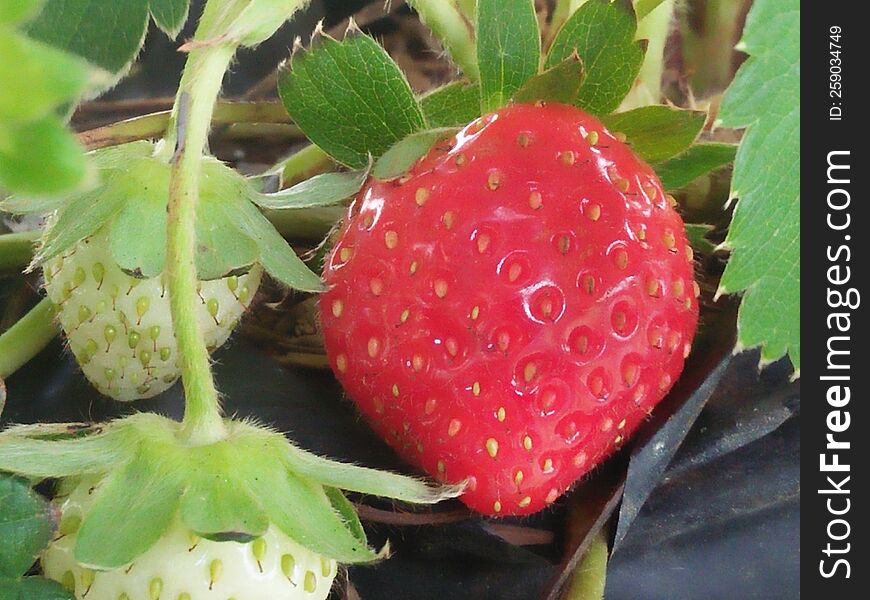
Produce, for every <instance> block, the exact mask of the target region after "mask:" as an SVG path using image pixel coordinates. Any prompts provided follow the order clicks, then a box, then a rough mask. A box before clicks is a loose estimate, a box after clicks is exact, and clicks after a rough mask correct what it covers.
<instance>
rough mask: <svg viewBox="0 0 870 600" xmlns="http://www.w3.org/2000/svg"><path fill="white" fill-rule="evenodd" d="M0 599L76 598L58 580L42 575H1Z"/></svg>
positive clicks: (71, 599)
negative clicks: (8, 576)
mask: <svg viewBox="0 0 870 600" xmlns="http://www.w3.org/2000/svg"><path fill="white" fill-rule="evenodd" d="M0 600H76V597H75V596H74V595H73V594H72V592H69V591H67V590H66V588H64V587H63V586H62V585H61V584H59V583H58V582H57V581H52V580H50V579H44V578H42V577H37V576H32V577H21V578H7V577H3V576H2V575H0Z"/></svg>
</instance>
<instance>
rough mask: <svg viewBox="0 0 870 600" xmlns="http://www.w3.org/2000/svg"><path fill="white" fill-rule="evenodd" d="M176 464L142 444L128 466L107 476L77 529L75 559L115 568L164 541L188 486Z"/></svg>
mask: <svg viewBox="0 0 870 600" xmlns="http://www.w3.org/2000/svg"><path fill="white" fill-rule="evenodd" d="M167 463H169V464H167ZM173 463H174V461H165V460H161V456H160V454H159V453H158V452H156V451H155V449H154V448H153V447H149V446H145V445H142V446H140V448H139V451H138V452H137V454H136V456H135V457H134V458H133V459H132V460H131V461H130V462H129V463H127V465H126V466H124V467H122V468H121V469H120V470H117V471H114V472H112V473H110V474H109V475H107V476H106V478H105V479H104V480H103V481H102V482H101V483H100V484H99V485H98V487H97V489H96V491H95V492H94V493H95V494H96V497H95V500H94V504H93V506H92V507H91V509H90V510H89V511H88V513H87V515H85V518H84V520H83V521H82V525H81V529H79V531H78V537H77V539H76V545H75V550H74V553H75V558H76V561H77V562H79V563H80V564H82V565H84V566H86V567H89V568H95V569H117V568H119V567H122V566H124V565H127V564H129V563H131V562H132V561H133V560H134V559H135V558H136V557H138V556H140V555H141V554H143V553H144V552H146V551H147V550H148V549H149V548H150V547H151V546H153V545H154V544H155V543H156V542H157V540H159V539H160V537H161V536H162V535H163V533H164V532H165V531H166V530H167V529H168V528H169V526H170V525H171V524H172V521H173V519H175V517H176V514H177V512H178V506H179V502H180V497H181V493H182V491H183V489H184V487H183V486H184V480H183V478H182V475H181V473H179V471H178V469H177V467H178V465H176V464H173Z"/></svg>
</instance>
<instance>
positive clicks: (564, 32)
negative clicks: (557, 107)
mask: <svg viewBox="0 0 870 600" xmlns="http://www.w3.org/2000/svg"><path fill="white" fill-rule="evenodd" d="M636 33H637V19H636V17H635V15H634V9H633V8H632V4H631V0H616V1H615V2H611V0H589V1H588V2H586V3H585V4H584V5H583V6H581V7H580V8H578V9H577V10H576V11H575V12H574V14H572V15H571V16H570V17H569V18H568V20H566V21H565V23H564V24H563V25H562V27H561V29H559V32H558V33H557V34H556V37H555V38H554V39H553V43H552V44H551V45H550V51H549V53H548V54H547V58H546V60H545V61H544V67H545V68H547V69H549V68H552V67H554V66H555V65H557V64H558V63H560V62H562V61H563V60H565V59H566V58H568V57H569V56H571V54H573V53H575V52H576V53H577V54H578V55H579V56H580V59H581V60H582V61H583V65H584V66H585V68H586V77H585V79H584V81H583V85H582V86H581V87H580V92H579V93H578V96H577V101H576V105H577V106H579V107H580V108H582V109H585V110H587V111H588V112H590V113H592V114H596V115H604V114H607V113H609V112H611V111H613V110H615V109H616V108H617V107H618V106H619V104H620V103H621V102H622V100H623V98H625V96H626V95H627V94H628V92H629V91H630V90H631V86H632V84H633V83H634V80H635V79H636V77H637V74H638V73H639V72H640V67H641V64H642V63H643V58H644V55H645V53H646V41H645V40H635V39H634V38H635V35H636Z"/></svg>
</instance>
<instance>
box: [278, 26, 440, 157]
mask: <svg viewBox="0 0 870 600" xmlns="http://www.w3.org/2000/svg"><path fill="white" fill-rule="evenodd" d="M278 92H279V95H280V96H281V100H282V101H283V103H284V106H285V107H286V109H287V112H288V113H290V116H291V117H292V118H293V121H294V122H295V123H296V124H297V125H298V126H299V127H300V128H301V129H302V131H303V132H305V135H306V136H308V138H309V139H310V140H311V141H312V142H314V143H315V144H317V145H318V146H319V147H320V148H321V149H322V150H323V151H324V152H326V153H327V154H329V155H330V156H332V157H333V158H334V159H335V160H337V161H338V162H340V163H342V164H345V165H347V166H348V167H350V168H352V169H362V168H364V167H365V166H366V165H367V164H368V162H369V157H370V156H371V157H374V158H377V157H379V156H380V155H381V154H383V153H384V152H385V151H386V150H387V149H388V148H389V147H390V146H392V145H393V144H394V143H396V142H398V141H399V140H401V139H402V138H404V137H405V136H407V135H409V134H411V133H413V132H415V131H418V130H420V129H423V127H424V126H425V122H424V118H423V112H422V110H421V109H420V106H419V104H418V103H417V101H416V99H415V98H414V94H413V92H412V91H411V87H410V85H409V84H408V81H407V80H406V79H405V75H404V74H403V73H402V71H401V70H400V69H399V67H398V65H396V63H395V62H393V59H392V58H390V56H389V55H388V54H387V53H386V51H385V50H384V49H383V48H382V47H381V46H380V45H379V44H378V43H377V42H376V41H375V40H373V39H372V38H370V37H369V36H367V35H364V34H362V33H361V32H359V30H358V29H355V28H350V29H349V30H348V34H347V35H346V36H345V38H344V40H342V41H338V40H336V39H334V38H331V37H329V36H328V35H325V34H324V33H323V32H322V30H320V29H319V28H318V29H317V30H316V31H315V33H314V35H313V36H312V39H311V48H310V49H309V50H305V49H303V48H302V47H301V46H297V47H296V48H294V51H293V56H292V57H291V59H290V66H289V70H287V71H285V72H284V73H283V74H282V75H281V77H280V80H279V82H278Z"/></svg>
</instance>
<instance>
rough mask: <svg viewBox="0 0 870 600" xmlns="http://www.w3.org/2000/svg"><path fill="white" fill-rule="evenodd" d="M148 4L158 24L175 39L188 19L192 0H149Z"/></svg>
mask: <svg viewBox="0 0 870 600" xmlns="http://www.w3.org/2000/svg"><path fill="white" fill-rule="evenodd" d="M148 6H149V8H150V9H151V16H152V17H154V22H155V23H156V24H157V26H158V27H159V28H160V29H161V30H162V31H163V32H164V33H166V34H167V35H168V36H169V37H171V38H173V39H174V38H175V36H177V35H178V33H179V32H180V31H181V28H182V27H184V22H185V21H186V20H187V11H188V10H189V9H190V0H149V2H148Z"/></svg>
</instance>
